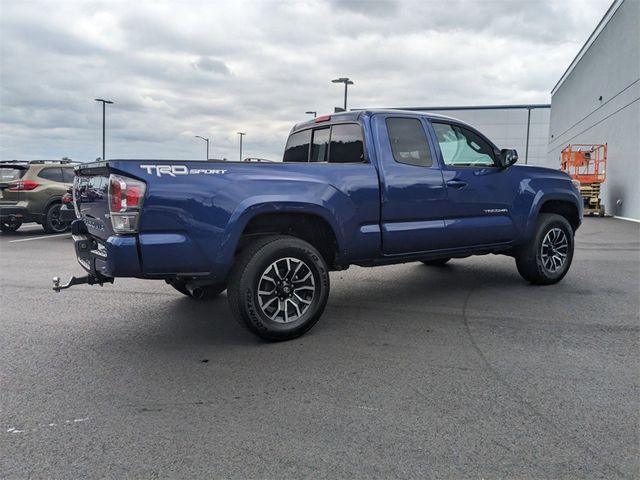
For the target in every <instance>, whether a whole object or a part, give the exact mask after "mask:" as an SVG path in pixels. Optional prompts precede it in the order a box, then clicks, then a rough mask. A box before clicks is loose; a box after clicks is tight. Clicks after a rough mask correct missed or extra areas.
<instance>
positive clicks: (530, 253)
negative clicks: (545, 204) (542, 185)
mask: <svg viewBox="0 0 640 480" xmlns="http://www.w3.org/2000/svg"><path fill="white" fill-rule="evenodd" d="M560 232H561V233H560ZM573 250H574V238H573V228H571V225H570V224H569V222H568V221H567V219H566V218H564V217H562V216H560V215H556V214H554V213H541V214H540V215H539V216H538V221H537V224H536V230H535V233H534V235H533V238H532V239H531V241H530V242H529V243H528V244H527V245H525V246H523V247H521V248H520V249H519V250H518V251H517V252H516V255H515V257H516V266H517V267H518V272H519V273H520V275H521V276H522V278H524V279H525V280H527V281H528V282H530V283H532V284H534V285H551V284H553V283H557V282H559V281H560V280H562V279H563V278H564V276H565V275H566V274H567V272H568V271H569V267H570V266H571V261H572V260H573ZM563 255H564V256H563Z"/></svg>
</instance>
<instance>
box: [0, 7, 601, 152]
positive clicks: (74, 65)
mask: <svg viewBox="0 0 640 480" xmlns="http://www.w3.org/2000/svg"><path fill="white" fill-rule="evenodd" d="M608 5H609V0H586V1H585V0H567V1H565V2H556V1H553V0H546V1H545V0H530V1H528V0H513V1H512V0H509V1H507V0H503V1H498V0H485V1H475V0H474V1H471V0H447V1H435V0H433V1H420V0H383V1H375V0H374V1H357V0H351V1H344V0H341V1H338V0H284V1H275V0H274V1H264V2H262V1H261V2H255V1H249V0H246V1H237V2H223V1H215V2H210V1H205V0H193V1H191V2H188V3H185V2H181V3H177V4H176V3H173V2H164V1H139V2H124V1H109V2H101V1H90V2H85V1H62V0H59V1H44V0H30V1H28V2H8V1H6V0H5V1H3V3H2V15H0V69H1V72H2V75H1V76H0V157H1V158H45V157H56V156H59V157H62V156H70V157H72V158H77V159H81V160H92V159H94V158H96V157H97V156H98V155H100V149H101V144H100V140H101V129H100V126H101V113H102V111H101V107H100V105H99V104H97V103H96V102H94V101H93V99H94V98H98V97H102V98H108V99H111V100H113V101H114V102H115V104H114V105H110V106H108V110H107V154H108V156H109V157H112V158H114V157H129V158H130V157H140V158H153V157H158V158H201V157H202V154H203V146H202V144H201V143H202V142H198V141H196V140H194V138H193V136H194V135H203V136H207V137H209V138H211V139H212V140H211V151H212V155H214V156H216V157H223V156H225V157H228V158H236V156H237V151H238V150H237V148H238V137H237V135H236V134H235V132H236V131H238V130H243V131H246V132H247V136H246V137H245V139H244V144H245V153H246V154H247V155H251V156H260V157H272V158H278V157H279V156H280V154H281V151H282V148H283V145H284V142H285V140H286V135H287V133H288V131H289V129H290V127H291V125H293V124H294V123H296V122H298V121H300V120H302V119H304V118H305V114H304V112H305V111H306V110H317V111H318V112H331V111H332V110H333V107H334V106H336V105H340V104H341V103H342V89H341V88H340V86H337V85H334V84H331V83H330V81H329V80H330V79H331V78H334V77H336V76H349V77H351V78H352V79H353V80H354V81H355V85H353V86H352V87H351V88H350V91H349V105H350V106H351V107H376V106H380V107H382V106H415V105H422V106H426V105H447V104H448V105H452V104H489V103H519V102H536V103H538V102H539V103H542V102H548V101H549V90H550V89H551V88H552V87H553V85H554V84H555V82H556V81H557V79H558V78H559V76H560V75H561V74H562V72H563V71H564V69H565V68H566V66H567V65H568V63H569V62H570V61H571V59H572V58H573V56H574V55H575V54H576V52H577V50H578V49H579V48H580V46H581V44H582V42H583V41H584V40H585V39H586V38H587V36H588V35H589V33H590V32H591V30H592V28H593V27H595V25H596V24H597V22H598V20H599V19H600V17H601V16H602V15H603V14H604V12H605V11H606V9H607V7H608Z"/></svg>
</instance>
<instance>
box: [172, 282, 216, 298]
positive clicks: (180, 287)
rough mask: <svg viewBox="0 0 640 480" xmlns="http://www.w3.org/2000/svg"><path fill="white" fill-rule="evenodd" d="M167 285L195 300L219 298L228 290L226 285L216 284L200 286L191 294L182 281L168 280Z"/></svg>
mask: <svg viewBox="0 0 640 480" xmlns="http://www.w3.org/2000/svg"><path fill="white" fill-rule="evenodd" d="M167 283H168V284H169V285H171V286H172V287H173V288H175V289H176V290H177V291H179V292H180V293H182V294H183V295H186V296H187V297H189V298H193V299H194V300H210V299H212V298H215V297H217V296H218V295H220V294H221V293H222V292H224V291H225V290H226V289H227V286H226V285H225V284H224V283H214V284H211V285H198V286H197V287H195V288H194V289H192V291H191V292H190V291H189V290H188V289H187V285H186V283H185V282H184V281H182V280H167Z"/></svg>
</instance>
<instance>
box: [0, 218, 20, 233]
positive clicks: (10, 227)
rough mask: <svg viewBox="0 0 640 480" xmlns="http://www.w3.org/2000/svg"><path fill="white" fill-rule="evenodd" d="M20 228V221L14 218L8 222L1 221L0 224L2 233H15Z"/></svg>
mask: <svg viewBox="0 0 640 480" xmlns="http://www.w3.org/2000/svg"><path fill="white" fill-rule="evenodd" d="M21 226H22V221H21V220H18V219H16V218H13V219H10V220H3V221H2V222H0V231H3V232H15V231H16V230H18V229H19V228H20V227H21Z"/></svg>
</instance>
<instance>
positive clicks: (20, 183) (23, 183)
mask: <svg viewBox="0 0 640 480" xmlns="http://www.w3.org/2000/svg"><path fill="white" fill-rule="evenodd" d="M9 185H11V186H10V187H9V188H7V190H11V191H12V192H17V191H22V190H33V189H34V188H36V187H37V186H38V182H34V181H33V180H14V181H13V182H9Z"/></svg>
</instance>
